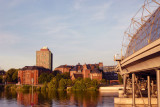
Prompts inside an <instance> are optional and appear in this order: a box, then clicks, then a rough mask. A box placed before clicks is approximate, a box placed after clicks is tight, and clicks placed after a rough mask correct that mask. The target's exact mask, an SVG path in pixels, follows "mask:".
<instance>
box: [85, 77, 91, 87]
mask: <svg viewBox="0 0 160 107" xmlns="http://www.w3.org/2000/svg"><path fill="white" fill-rule="evenodd" d="M84 83H85V85H86V87H87V88H89V87H91V79H90V78H85V79H84Z"/></svg>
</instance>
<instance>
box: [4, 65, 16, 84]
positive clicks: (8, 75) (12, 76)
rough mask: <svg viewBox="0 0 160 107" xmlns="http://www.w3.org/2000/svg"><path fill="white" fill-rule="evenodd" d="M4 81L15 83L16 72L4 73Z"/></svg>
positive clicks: (12, 70)
mask: <svg viewBox="0 0 160 107" xmlns="http://www.w3.org/2000/svg"><path fill="white" fill-rule="evenodd" d="M6 80H7V81H8V82H17V81H18V70H17V69H14V68H12V69H9V70H8V71H7V73H6Z"/></svg>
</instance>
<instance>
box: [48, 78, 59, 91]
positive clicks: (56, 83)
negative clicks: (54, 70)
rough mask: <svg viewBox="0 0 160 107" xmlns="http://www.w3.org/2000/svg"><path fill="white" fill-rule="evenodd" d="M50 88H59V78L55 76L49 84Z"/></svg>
mask: <svg viewBox="0 0 160 107" xmlns="http://www.w3.org/2000/svg"><path fill="white" fill-rule="evenodd" d="M48 88H49V90H56V89H58V80H57V79H56V78H55V77H54V78H53V79H52V80H51V81H50V82H49V84H48Z"/></svg>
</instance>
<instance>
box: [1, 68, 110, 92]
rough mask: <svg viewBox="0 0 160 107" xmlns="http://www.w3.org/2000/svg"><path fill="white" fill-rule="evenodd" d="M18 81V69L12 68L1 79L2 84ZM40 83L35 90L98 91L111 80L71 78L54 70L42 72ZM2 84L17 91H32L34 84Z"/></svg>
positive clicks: (6, 88)
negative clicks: (48, 72) (3, 78)
mask: <svg viewBox="0 0 160 107" xmlns="http://www.w3.org/2000/svg"><path fill="white" fill-rule="evenodd" d="M4 81H7V82H15V83H17V82H18V75H17V70H16V69H10V70H9V71H8V72H7V74H6V78H5V80H2V81H0V82H1V83H2V84H4V83H5V82H4ZM38 82H39V85H34V86H33V90H34V91H52V90H58V91H62V90H66V91H97V90H98V89H99V87H100V86H108V85H110V81H109V80H107V81H106V80H105V79H102V80H99V81H98V80H95V79H93V80H91V79H90V78H84V79H83V78H80V77H79V78H77V79H75V80H71V79H70V74H69V73H68V72H66V73H62V74H61V73H59V72H58V71H54V72H53V73H51V74H47V73H42V74H41V75H40V76H39V77H38ZM2 84H1V85H0V91H1V90H16V91H32V85H17V84H6V85H2Z"/></svg>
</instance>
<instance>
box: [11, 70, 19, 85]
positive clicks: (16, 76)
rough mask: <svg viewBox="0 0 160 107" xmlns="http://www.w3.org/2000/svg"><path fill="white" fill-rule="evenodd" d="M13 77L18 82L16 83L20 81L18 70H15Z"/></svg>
mask: <svg viewBox="0 0 160 107" xmlns="http://www.w3.org/2000/svg"><path fill="white" fill-rule="evenodd" d="M12 79H13V81H14V82H16V83H17V82H18V71H15V72H14V73H13V75H12Z"/></svg>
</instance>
